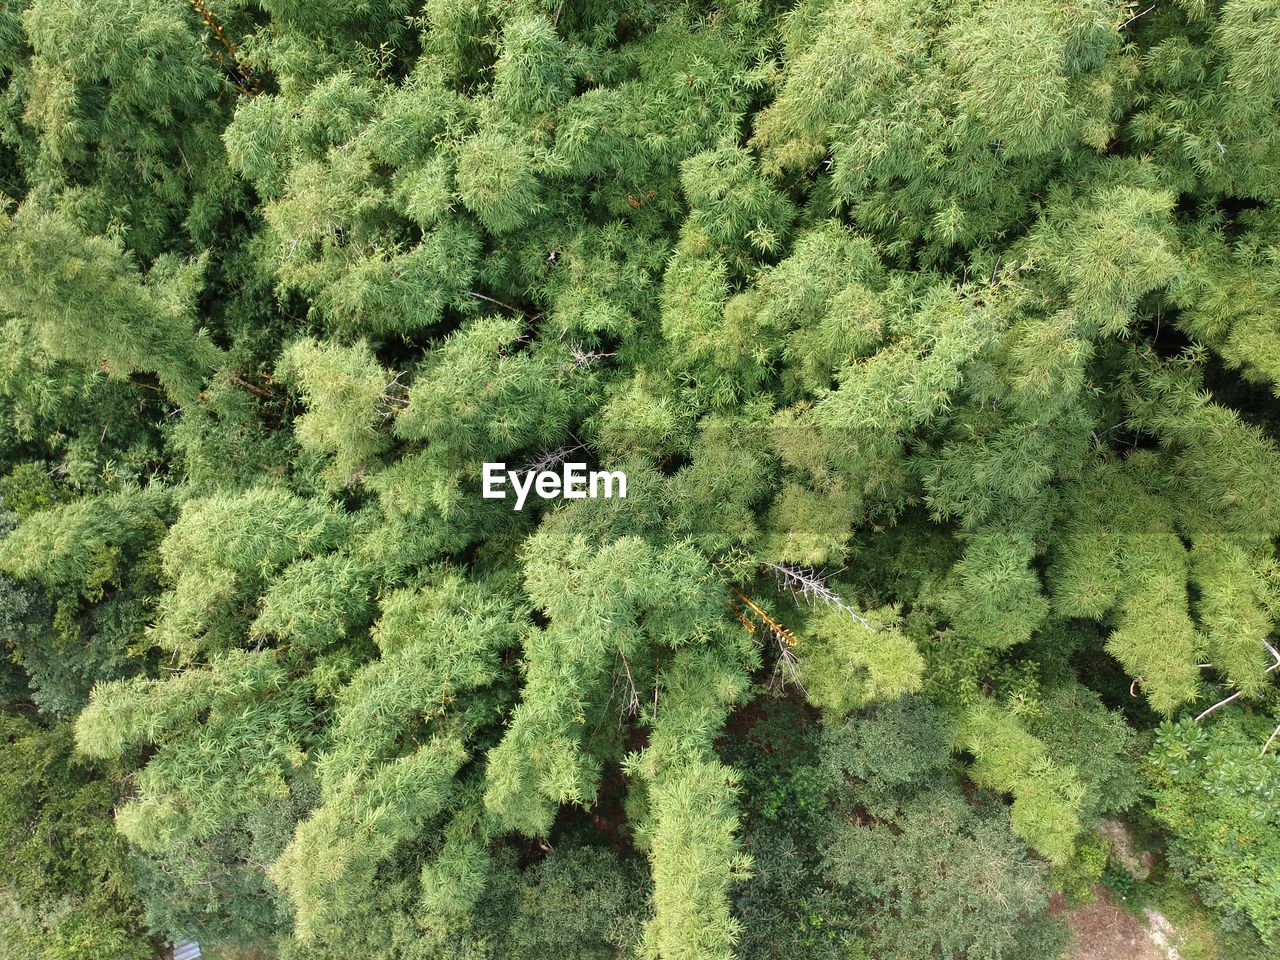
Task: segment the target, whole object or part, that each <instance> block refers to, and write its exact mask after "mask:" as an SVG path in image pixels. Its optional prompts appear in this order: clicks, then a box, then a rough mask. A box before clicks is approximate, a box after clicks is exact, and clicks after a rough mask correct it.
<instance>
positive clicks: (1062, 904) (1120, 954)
mask: <svg viewBox="0 0 1280 960" xmlns="http://www.w3.org/2000/svg"><path fill="white" fill-rule="evenodd" d="M1093 897H1094V898H1093V900H1091V901H1090V902H1089V903H1086V904H1083V905H1081V906H1078V907H1069V906H1067V904H1066V901H1065V900H1063V899H1062V897H1061V896H1060V895H1057V894H1055V895H1054V899H1053V900H1052V902H1051V903H1050V906H1049V912H1050V913H1051V914H1053V915H1054V916H1060V917H1063V918H1064V919H1065V920H1066V922H1067V925H1068V926H1069V927H1070V928H1071V934H1072V939H1073V943H1072V945H1071V949H1070V950H1069V951H1068V952H1067V955H1066V956H1067V960H1174V958H1175V957H1176V956H1177V955H1176V953H1174V954H1172V955H1171V954H1169V953H1167V952H1166V951H1164V950H1161V949H1160V948H1159V947H1157V946H1156V945H1155V943H1153V942H1152V938H1151V931H1150V929H1149V928H1148V926H1147V924H1146V923H1144V922H1143V921H1142V920H1141V919H1140V918H1138V917H1136V916H1134V915H1133V914H1132V913H1130V912H1129V911H1128V910H1126V909H1124V908H1123V907H1121V906H1118V905H1117V904H1116V903H1115V902H1114V901H1113V900H1112V899H1111V897H1110V896H1109V895H1108V892H1107V890H1106V888H1105V887H1102V886H1096V887H1094V888H1093Z"/></svg>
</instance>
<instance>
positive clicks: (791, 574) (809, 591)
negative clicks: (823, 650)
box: [764, 563, 876, 630]
mask: <svg viewBox="0 0 1280 960" xmlns="http://www.w3.org/2000/svg"><path fill="white" fill-rule="evenodd" d="M764 567H765V569H766V570H768V571H769V572H770V573H772V574H773V576H774V578H775V579H776V580H777V581H778V586H779V587H780V588H782V589H783V590H786V591H788V592H790V593H794V594H797V595H799V596H800V597H801V598H803V599H804V600H805V601H807V602H808V603H809V604H810V605H816V604H818V603H823V604H826V605H827V606H830V607H835V608H836V609H838V610H841V611H843V612H844V613H846V614H848V615H849V616H850V617H852V618H853V619H854V620H856V621H857V622H858V623H860V624H861V625H862V626H864V627H866V628H867V629H868V630H875V629H876V627H875V626H874V625H873V624H872V623H871V621H869V620H868V619H867V618H866V617H864V616H863V615H862V614H860V613H859V612H858V611H857V610H855V609H854V608H853V607H851V606H850V605H849V604H848V603H846V602H845V600H844V598H843V597H841V596H840V594H838V593H836V592H835V590H833V589H832V588H831V587H830V586H828V585H827V580H826V575H825V574H823V573H821V572H819V571H817V570H811V569H809V568H807V567H797V566H792V565H791V564H788V563H765V564H764Z"/></svg>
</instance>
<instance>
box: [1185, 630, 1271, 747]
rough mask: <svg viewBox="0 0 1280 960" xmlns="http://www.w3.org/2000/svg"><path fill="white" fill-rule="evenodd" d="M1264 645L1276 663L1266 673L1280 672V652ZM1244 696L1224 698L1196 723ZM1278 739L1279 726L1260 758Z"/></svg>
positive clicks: (1238, 692) (1197, 719) (1265, 643)
mask: <svg viewBox="0 0 1280 960" xmlns="http://www.w3.org/2000/svg"><path fill="white" fill-rule="evenodd" d="M1262 645H1263V646H1264V647H1266V648H1267V652H1268V653H1269V654H1271V658H1272V660H1273V661H1274V662H1273V663H1272V664H1271V666H1269V667H1267V669H1266V670H1265V671H1264V672H1265V673H1275V672H1276V671H1277V670H1280V650H1277V649H1276V648H1275V647H1274V646H1273V645H1272V644H1271V643H1270V642H1268V641H1267V640H1263V641H1262ZM1202 666H1207V664H1202ZM1243 696H1244V691H1243V690H1237V691H1236V692H1235V693H1233V694H1231V696H1229V697H1224V698H1223V699H1221V700H1219V701H1218V702H1217V703H1215V704H1214V705H1213V706H1211V707H1209V708H1208V709H1207V710H1205V711H1203V712H1201V713H1200V715H1199V716H1197V717H1196V720H1195V722H1196V723H1199V722H1200V721H1201V720H1203V719H1204V718H1205V717H1207V716H1209V715H1210V714H1212V713H1215V712H1216V711H1218V710H1221V709H1222V708H1223V707H1225V706H1227V705H1228V704H1231V703H1235V702H1236V701H1237V700H1239V699H1240V698H1241V697H1243ZM1277 737H1280V726H1277V727H1276V728H1275V730H1273V731H1272V732H1271V736H1269V737H1268V738H1267V742H1266V743H1264V744H1263V745H1262V752H1261V753H1259V754H1258V756H1260V757H1261V756H1264V755H1265V754H1266V752H1267V749H1268V748H1269V747H1270V746H1271V744H1272V743H1274V742H1275V739H1276V738H1277Z"/></svg>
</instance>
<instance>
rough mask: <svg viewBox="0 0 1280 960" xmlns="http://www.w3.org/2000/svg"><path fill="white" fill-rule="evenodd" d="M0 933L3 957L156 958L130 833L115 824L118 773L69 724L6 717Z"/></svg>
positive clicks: (1, 729) (0, 762)
mask: <svg viewBox="0 0 1280 960" xmlns="http://www.w3.org/2000/svg"><path fill="white" fill-rule="evenodd" d="M0 742H3V746H4V749H3V750H0V853H3V856H4V867H3V869H0V935H2V936H3V942H4V945H5V956H6V957H8V956H13V957H18V958H26V957H30V958H33V960H35V958H40V960H46V958H48V960H52V958H58V960H94V958H100V957H113V958H114V957H118V958H120V960H147V958H151V957H154V956H156V949H155V945H154V944H153V943H150V942H148V941H149V938H148V936H147V932H146V927H145V925H144V924H143V921H142V917H141V905H140V904H139V902H138V900H137V898H136V894H135V890H134V885H133V878H132V871H131V870H130V868H129V858H128V853H127V850H126V848H125V845H124V843H123V842H122V838H121V837H120V836H119V835H117V834H116V832H115V829H114V827H113V825H112V823H111V817H110V813H111V808H112V805H113V804H114V803H115V801H116V799H117V796H118V783H117V781H116V780H115V776H114V775H117V774H118V771H113V770H110V769H106V770H103V769H101V768H97V769H95V768H94V767H93V766H90V765H88V764H86V763H85V762H84V761H83V760H80V759H77V758H76V756H75V754H74V752H73V744H72V737H71V728H70V725H69V724H59V725H56V726H53V727H51V728H43V727H41V726H38V725H36V724H34V723H31V722H30V721H28V720H25V719H23V718H21V717H18V716H14V715H8V714H5V715H0Z"/></svg>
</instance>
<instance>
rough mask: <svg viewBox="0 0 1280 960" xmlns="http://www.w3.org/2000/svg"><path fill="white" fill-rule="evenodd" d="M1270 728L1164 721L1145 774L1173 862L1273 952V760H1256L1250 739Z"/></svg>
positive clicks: (1276, 926) (1277, 904)
mask: <svg viewBox="0 0 1280 960" xmlns="http://www.w3.org/2000/svg"><path fill="white" fill-rule="evenodd" d="M1259 720H1263V722H1261V723H1260V722H1258V721H1259ZM1269 726H1270V721H1269V719H1264V718H1259V717H1256V716H1247V717H1242V718H1228V719H1226V720H1221V721H1218V722H1217V723H1214V724H1212V725H1210V726H1209V727H1208V728H1207V729H1206V727H1204V726H1199V725H1196V724H1195V723H1193V722H1191V721H1190V720H1182V721H1179V722H1178V723H1169V722H1166V723H1164V724H1162V725H1161V726H1160V729H1159V731H1158V733H1157V736H1156V741H1155V745H1154V746H1153V747H1152V750H1151V753H1150V755H1149V756H1148V766H1147V773H1148V776H1149V778H1150V781H1149V782H1150V788H1151V792H1152V796H1153V799H1154V801H1155V805H1154V808H1153V811H1152V812H1153V813H1154V815H1155V817H1156V820H1157V821H1158V822H1159V823H1160V824H1161V826H1163V827H1164V828H1165V829H1166V830H1167V831H1168V832H1169V836H1170V838H1171V841H1172V842H1171V846H1170V862H1171V863H1172V865H1173V866H1174V867H1175V868H1177V869H1178V870H1179V871H1181V872H1182V873H1183V874H1184V875H1185V876H1186V877H1187V878H1188V880H1190V881H1191V883H1192V884H1194V886H1195V888H1196V889H1197V890H1198V891H1199V892H1200V894H1201V896H1203V897H1204V899H1205V901H1206V902H1207V903H1208V904H1209V905H1210V906H1212V907H1213V908H1214V909H1216V910H1219V911H1221V912H1222V913H1223V914H1224V915H1225V916H1226V917H1228V918H1230V919H1231V920H1233V921H1234V922H1235V923H1237V924H1251V925H1252V926H1253V927H1254V929H1256V931H1257V933H1258V934H1259V935H1260V936H1261V938H1262V940H1263V941H1264V942H1265V943H1267V944H1268V945H1269V946H1272V947H1274V946H1275V943H1276V941H1277V938H1280V898H1278V897H1277V892H1276V885H1275V882H1274V873H1275V864H1276V858H1277V856H1280V853H1278V852H1277V850H1276V833H1275V802H1274V798H1275V793H1276V789H1277V784H1280V761H1278V760H1277V758H1276V756H1275V755H1274V754H1265V755H1263V756H1262V757H1261V758H1259V756H1258V752H1257V750H1256V749H1255V746H1256V743H1255V739H1254V734H1256V733H1257V732H1259V731H1261V730H1264V729H1269ZM1264 737H1265V734H1264Z"/></svg>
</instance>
